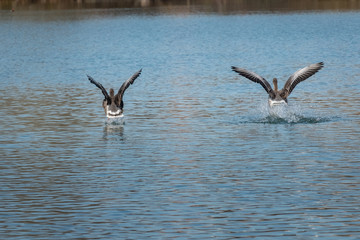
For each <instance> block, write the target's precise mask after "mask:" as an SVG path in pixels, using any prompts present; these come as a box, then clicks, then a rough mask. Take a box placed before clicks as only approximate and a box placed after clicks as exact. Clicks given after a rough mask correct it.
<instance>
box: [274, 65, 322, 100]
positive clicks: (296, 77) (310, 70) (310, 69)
mask: <svg viewBox="0 0 360 240" xmlns="http://www.w3.org/2000/svg"><path fill="white" fill-rule="evenodd" d="M323 66H324V63H323V62H319V63H315V64H311V65H309V66H307V67H304V68H302V69H299V70H297V71H296V72H295V73H294V74H293V75H291V76H290V77H289V79H288V80H287V81H286V83H285V85H284V88H283V89H282V90H281V91H282V92H283V95H284V97H285V98H286V97H288V96H289V95H290V93H291V92H292V91H293V90H294V88H295V87H296V85H297V84H299V83H300V82H302V81H305V80H306V79H308V78H309V77H311V76H312V75H314V74H315V73H317V72H318V71H319V70H320V69H321V68H322V67H323Z"/></svg>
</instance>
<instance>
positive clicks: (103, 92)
mask: <svg viewBox="0 0 360 240" xmlns="http://www.w3.org/2000/svg"><path fill="white" fill-rule="evenodd" d="M87 77H88V79H89V81H90V82H91V83H92V84H94V85H95V86H97V87H98V88H100V89H101V92H102V94H104V97H105V100H106V101H107V104H111V98H110V96H109V94H108V93H107V91H106V90H105V88H104V87H103V85H101V84H100V83H98V82H97V81H95V80H94V79H93V78H92V77H90V76H89V75H87Z"/></svg>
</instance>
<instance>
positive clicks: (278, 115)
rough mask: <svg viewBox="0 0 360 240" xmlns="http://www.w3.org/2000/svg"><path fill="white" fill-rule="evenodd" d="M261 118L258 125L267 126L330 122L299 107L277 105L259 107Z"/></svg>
mask: <svg viewBox="0 0 360 240" xmlns="http://www.w3.org/2000/svg"><path fill="white" fill-rule="evenodd" d="M260 115H261V118H260V119H258V121H257V122H258V123H269V124H297V123H322V122H328V121H331V118H330V117H324V116H320V115H319V113H316V112H315V111H309V109H303V108H302V107H301V106H300V105H297V104H296V103H295V104H292V105H285V104H284V105H277V106H273V107H270V106H269V105H268V104H262V105H261V106H260Z"/></svg>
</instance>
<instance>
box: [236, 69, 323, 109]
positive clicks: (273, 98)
mask: <svg viewBox="0 0 360 240" xmlns="http://www.w3.org/2000/svg"><path fill="white" fill-rule="evenodd" d="M323 66H324V63H323V62H319V63H315V64H311V65H309V66H307V67H304V68H302V69H299V70H297V71H296V72H295V73H294V74H293V75H291V76H290V77H289V79H288V80H287V81H286V83H285V85H284V87H283V89H281V90H278V84H277V79H276V78H274V79H273V84H274V89H272V88H271V86H270V84H269V82H268V81H266V79H265V78H263V77H261V76H259V75H258V74H256V73H253V72H250V71H248V70H246V69H243V68H238V67H234V66H232V67H231V69H232V70H233V71H234V72H237V73H238V74H240V75H241V76H243V77H246V78H247V79H249V80H251V81H253V82H256V83H259V84H260V85H261V86H262V87H263V88H264V89H265V91H266V92H267V93H268V94H269V104H270V106H273V105H278V104H283V103H285V104H287V102H288V100H287V98H288V96H289V95H290V93H291V92H292V91H293V90H294V88H295V87H296V85H297V84H299V83H300V82H302V81H305V80H306V79H308V78H309V77H311V76H312V75H314V74H315V73H317V72H318V71H319V70H320V69H321V68H322V67H323Z"/></svg>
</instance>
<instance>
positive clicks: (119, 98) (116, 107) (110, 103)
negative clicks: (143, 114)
mask: <svg viewBox="0 0 360 240" xmlns="http://www.w3.org/2000/svg"><path fill="white" fill-rule="evenodd" d="M141 71H142V69H140V70H139V71H137V72H136V73H134V74H133V75H132V76H131V77H130V78H129V79H128V80H126V81H125V82H124V83H123V84H122V85H121V87H120V89H119V91H118V93H117V94H116V95H114V89H112V88H110V91H109V94H108V92H107V91H106V89H105V88H104V87H103V85H101V83H99V82H97V81H95V80H94V79H93V78H92V77H90V76H89V75H87V77H88V79H89V81H90V82H91V83H92V84H94V85H95V86H97V87H98V88H99V89H100V90H101V92H102V94H103V95H104V97H105V99H104V100H103V105H102V106H103V108H104V110H105V114H106V116H107V117H108V118H116V117H122V116H123V108H124V102H123V96H124V93H125V90H126V89H127V88H128V87H129V86H130V85H131V84H133V83H134V81H135V79H136V78H138V77H139V76H140V74H141Z"/></svg>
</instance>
